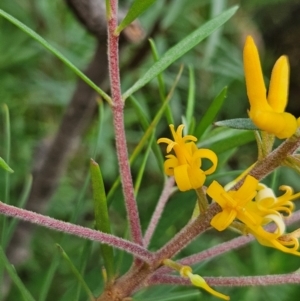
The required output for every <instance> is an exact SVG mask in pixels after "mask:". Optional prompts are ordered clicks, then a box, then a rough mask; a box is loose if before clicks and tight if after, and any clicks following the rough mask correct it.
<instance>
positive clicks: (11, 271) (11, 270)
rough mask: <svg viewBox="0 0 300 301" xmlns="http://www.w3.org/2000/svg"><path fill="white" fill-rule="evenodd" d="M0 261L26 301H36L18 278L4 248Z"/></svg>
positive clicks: (0, 251)
mask: <svg viewBox="0 0 300 301" xmlns="http://www.w3.org/2000/svg"><path fill="white" fill-rule="evenodd" d="M0 261H1V263H3V264H4V266H5V268H6V270H7V272H8V274H9V276H10V278H11V280H12V281H13V283H14V284H15V285H16V287H17V288H18V289H19V291H20V292H21V294H22V297H23V300H24V301H35V299H34V298H33V297H32V295H31V293H30V292H29V291H28V290H27V288H26V286H25V284H24V283H23V282H22V280H21V279H20V277H19V276H18V274H17V272H16V270H15V268H14V267H13V265H11V263H10V262H9V261H8V259H7V257H6V255H5V253H4V251H3V249H2V247H1V246H0Z"/></svg>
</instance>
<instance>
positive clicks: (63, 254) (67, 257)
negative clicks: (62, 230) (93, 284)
mask: <svg viewBox="0 0 300 301" xmlns="http://www.w3.org/2000/svg"><path fill="white" fill-rule="evenodd" d="M56 246H57V248H58V250H59V251H60V253H61V255H62V257H63V258H64V260H65V261H66V263H67V264H68V266H69V268H70V269H71V271H72V272H73V274H74V276H75V277H76V278H77V280H78V282H79V284H80V285H81V286H82V288H83V289H84V290H85V291H86V294H87V295H88V296H89V299H90V301H95V298H94V296H93V294H92V292H91V290H90V288H89V287H88V285H87V284H86V282H85V281H84V279H83V277H82V276H81V274H80V273H79V271H78V270H77V268H76V267H75V265H74V263H73V262H72V260H71V259H70V257H69V256H68V254H67V253H66V252H65V251H64V249H63V248H62V247H61V246H60V245H59V244H56Z"/></svg>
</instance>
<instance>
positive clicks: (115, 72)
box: [108, 0, 143, 245]
mask: <svg viewBox="0 0 300 301" xmlns="http://www.w3.org/2000/svg"><path fill="white" fill-rule="evenodd" d="M110 6H111V10H110V18H109V20H108V66H109V75H110V84H111V93H112V100H113V116H114V118H113V119H114V129H115V136H116V138H115V139H116V149H117V154H118V162H119V170H120V176H121V182H122V187H123V193H124V198H125V205H126V210H127V215H128V220H129V225H130V232H131V238H132V241H133V242H135V243H137V244H139V245H143V237H142V230H141V223H140V219H139V213H138V208H137V203H136V200H135V196H134V188H133V181H132V175H131V170H130V165H129V158H128V151H127V143H126V136H125V128H124V101H123V99H122V93H121V83H120V70H119V36H116V35H115V34H114V32H115V29H116V28H117V25H118V18H117V16H118V1H117V0H111V1H110Z"/></svg>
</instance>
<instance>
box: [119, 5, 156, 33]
mask: <svg viewBox="0 0 300 301" xmlns="http://www.w3.org/2000/svg"><path fill="white" fill-rule="evenodd" d="M155 1H156V0H135V1H134V2H133V3H132V5H131V7H130V8H129V10H128V12H127V15H126V16H125V18H124V19H123V20H122V21H121V23H120V24H119V26H118V27H117V29H116V34H119V33H120V32H121V31H122V30H123V29H124V28H125V27H127V26H128V25H129V24H131V23H132V22H133V21H134V20H135V19H136V18H137V17H138V16H139V15H141V14H142V13H143V12H145V11H146V10H147V9H148V8H149V7H150V6H151V5H152V4H153V3H154V2H155Z"/></svg>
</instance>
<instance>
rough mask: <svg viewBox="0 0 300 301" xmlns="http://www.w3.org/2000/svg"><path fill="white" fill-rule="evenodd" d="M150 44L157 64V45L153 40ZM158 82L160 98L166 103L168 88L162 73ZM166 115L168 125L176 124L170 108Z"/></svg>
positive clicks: (158, 76) (158, 77)
mask: <svg viewBox="0 0 300 301" xmlns="http://www.w3.org/2000/svg"><path fill="white" fill-rule="evenodd" d="M149 43H150V47H151V50H152V55H153V58H154V61H155V62H157V61H158V60H159V55H158V52H157V49H156V46H155V43H154V41H153V40H152V39H150V40H149ZM157 80H158V88H159V96H160V99H161V101H162V102H164V101H165V98H166V88H165V81H164V77H163V74H162V73H159V74H158V75H157ZM165 115H166V118H167V121H168V123H169V124H174V118H173V115H172V111H171V108H170V106H168V107H167V109H166V111H165Z"/></svg>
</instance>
